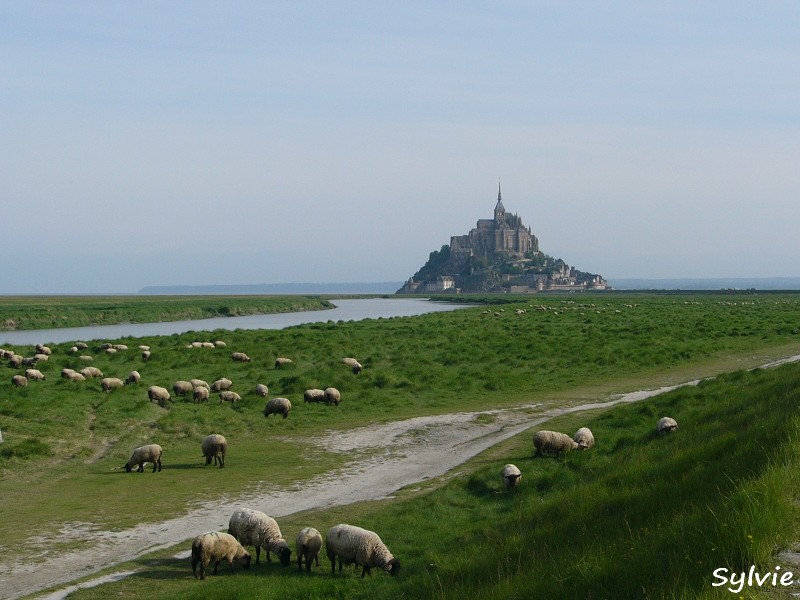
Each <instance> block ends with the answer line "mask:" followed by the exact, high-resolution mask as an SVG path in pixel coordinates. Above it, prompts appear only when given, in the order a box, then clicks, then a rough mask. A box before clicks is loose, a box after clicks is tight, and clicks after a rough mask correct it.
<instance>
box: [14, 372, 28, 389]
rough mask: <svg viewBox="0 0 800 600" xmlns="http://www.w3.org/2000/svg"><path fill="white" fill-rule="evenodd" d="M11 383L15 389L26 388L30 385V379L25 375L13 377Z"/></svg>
mask: <svg viewBox="0 0 800 600" xmlns="http://www.w3.org/2000/svg"><path fill="white" fill-rule="evenodd" d="M11 383H13V384H14V387H25V386H26V385H28V378H27V377H25V376H24V375H14V376H13V377H11Z"/></svg>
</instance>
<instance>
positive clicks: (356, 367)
mask: <svg viewBox="0 0 800 600" xmlns="http://www.w3.org/2000/svg"><path fill="white" fill-rule="evenodd" d="M342 362H343V363H344V364H346V365H347V366H348V367H350V370H351V371H353V373H354V374H355V375H358V374H359V373H361V369H363V367H362V366H361V363H360V362H358V361H357V360H356V359H355V358H351V357H349V356H348V357H346V358H343V359H342Z"/></svg>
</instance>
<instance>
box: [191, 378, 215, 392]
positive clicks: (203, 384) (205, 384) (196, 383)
mask: <svg viewBox="0 0 800 600" xmlns="http://www.w3.org/2000/svg"><path fill="white" fill-rule="evenodd" d="M189 383H191V384H192V385H193V386H194V387H196V388H198V387H204V388H206V389H207V390H211V386H210V385H208V382H207V381H203V380H202V379H190V380H189Z"/></svg>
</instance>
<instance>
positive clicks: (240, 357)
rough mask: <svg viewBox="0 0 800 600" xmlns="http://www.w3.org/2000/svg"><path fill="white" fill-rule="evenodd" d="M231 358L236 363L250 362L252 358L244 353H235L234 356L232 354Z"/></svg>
mask: <svg viewBox="0 0 800 600" xmlns="http://www.w3.org/2000/svg"><path fill="white" fill-rule="evenodd" d="M211 346H212V347H213V346H214V344H211ZM231 358H232V359H233V360H234V361H235V362H250V357H249V356H247V354H245V353H244V352H234V353H233V354H231Z"/></svg>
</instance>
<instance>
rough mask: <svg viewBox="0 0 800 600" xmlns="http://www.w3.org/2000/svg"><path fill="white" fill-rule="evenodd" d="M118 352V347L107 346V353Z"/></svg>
mask: <svg viewBox="0 0 800 600" xmlns="http://www.w3.org/2000/svg"><path fill="white" fill-rule="evenodd" d="M116 353H117V349H116V348H113V347H112V348H106V354H116Z"/></svg>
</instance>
